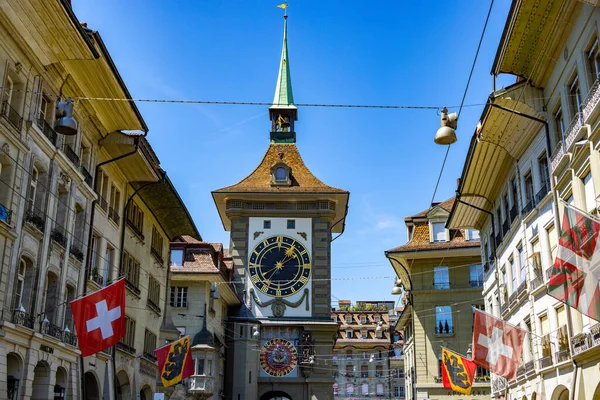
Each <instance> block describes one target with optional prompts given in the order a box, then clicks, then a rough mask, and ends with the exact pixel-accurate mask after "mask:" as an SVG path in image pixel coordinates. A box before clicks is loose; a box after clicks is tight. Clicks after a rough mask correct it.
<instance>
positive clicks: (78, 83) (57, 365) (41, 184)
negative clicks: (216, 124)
mask: <svg viewBox="0 0 600 400" xmlns="http://www.w3.org/2000/svg"><path fill="white" fill-rule="evenodd" d="M23 10H27V12H23ZM39 21H43V23H40V22H39ZM0 38H1V40H0V77H1V79H2V89H1V92H0V93H1V99H2V107H1V109H0V111H1V112H0V146H1V151H0V271H1V272H0V307H1V309H2V313H1V317H0V319H1V321H0V325H1V336H2V338H1V339H0V398H3V399H17V398H19V399H30V398H31V399H47V398H55V397H66V398H88V399H100V398H106V399H108V398H116V397H119V398H123V399H127V398H146V399H148V398H151V396H152V393H154V392H155V391H156V390H157V386H156V385H157V383H156V380H157V367H156V361H155V359H154V358H153V357H154V356H153V350H154V348H156V347H157V345H158V343H159V341H160V339H161V338H163V337H168V336H169V332H168V329H167V330H164V329H161V327H164V326H165V324H164V318H165V313H164V310H165V306H166V300H167V292H166V284H165V282H166V281H167V270H168V268H167V266H168V251H169V241H170V239H171V238H174V237H176V236H179V235H183V234H189V235H192V236H196V237H199V234H198V232H197V230H196V228H195V227H194V225H193V222H192V221H191V218H190V217H189V214H188V213H187V211H186V209H185V207H184V205H183V203H182V202H181V200H180V199H179V196H178V195H177V192H176V191H175V189H174V187H173V185H172V184H171V183H170V181H169V180H168V178H167V177H166V174H165V173H164V171H163V170H161V169H160V167H159V161H158V159H157V158H156V155H155V154H154V152H153V151H152V149H151V148H150V145H149V144H148V142H147V141H146V139H145V135H144V133H145V132H147V131H148V128H147V126H146V125H145V123H144V120H143V119H142V117H141V115H140V113H139V111H138V110H137V108H136V106H135V104H134V103H133V102H126V103H121V102H101V103H99V102H93V101H79V102H76V104H75V105H74V115H73V117H74V119H75V121H77V125H73V124H72V121H71V120H69V119H68V117H70V115H68V114H67V115H64V114H62V113H59V112H58V111H61V110H58V111H57V105H59V104H64V102H65V98H66V97H67V96H72V97H74V98H77V97H107V98H130V95H129V92H128V90H127V88H126V86H125V84H124V83H123V81H122V79H121V77H120V76H119V73H118V71H117V70H116V68H115V66H114V63H113V62H112V59H111V58H110V54H109V53H108V51H107V49H106V47H105V46H104V44H103V42H102V38H101V36H100V34H99V33H98V32H96V31H93V30H91V29H88V28H87V27H86V26H85V25H82V24H81V23H80V22H79V21H78V20H77V18H76V16H75V15H74V14H73V11H72V9H71V7H70V4H69V3H68V2H66V1H51V2H44V4H43V5H42V4H41V3H39V2H31V1H18V0H15V1H9V2H5V3H4V4H3V6H2V8H1V9H0ZM49 38H52V41H51V42H50V41H49ZM65 117H67V118H66V119H65ZM75 128H76V129H75ZM122 130H128V131H137V132H140V133H139V134H137V135H131V134H124V133H122V132H121V131H122ZM61 132H64V133H68V135H66V134H61ZM150 182H152V184H153V188H152V191H148V190H145V189H144V188H143V186H144V185H147V184H148V183H150ZM138 189H139V190H138ZM166 205H168V206H169V213H168V214H167V213H166V212H165V211H164V209H165V206H166ZM161 210H162V211H161ZM175 232H177V233H175ZM118 277H124V278H125V279H126V282H127V306H126V310H125V311H126V315H127V334H126V336H125V338H124V339H123V341H122V343H121V344H120V345H119V346H117V350H116V352H115V353H113V352H112V350H107V352H101V353H98V354H97V355H95V356H92V357H86V358H85V359H81V358H80V352H79V349H78V346H77V338H76V335H75V331H74V324H73V316H72V315H71V312H70V307H69V302H70V301H71V300H73V299H75V298H76V297H79V296H82V295H84V294H85V293H89V292H92V291H95V290H98V289H100V288H101V287H103V286H105V285H106V284H107V283H109V282H111V281H114V280H115V279H117V278H118ZM113 354H114V356H113ZM113 363H114V364H113ZM115 364H116V365H115ZM114 372H116V375H115V373H114ZM114 382H117V383H116V384H114Z"/></svg>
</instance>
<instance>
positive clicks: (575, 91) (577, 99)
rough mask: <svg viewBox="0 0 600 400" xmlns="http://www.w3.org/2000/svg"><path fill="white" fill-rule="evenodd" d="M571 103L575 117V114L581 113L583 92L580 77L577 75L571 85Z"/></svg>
mask: <svg viewBox="0 0 600 400" xmlns="http://www.w3.org/2000/svg"><path fill="white" fill-rule="evenodd" d="M569 101H570V102H571V103H570V106H571V114H572V115H573V117H574V116H575V114H577V113H578V112H580V111H581V103H582V100H581V90H580V87H579V77H578V76H577V75H575V76H574V77H573V79H572V80H571V83H569Z"/></svg>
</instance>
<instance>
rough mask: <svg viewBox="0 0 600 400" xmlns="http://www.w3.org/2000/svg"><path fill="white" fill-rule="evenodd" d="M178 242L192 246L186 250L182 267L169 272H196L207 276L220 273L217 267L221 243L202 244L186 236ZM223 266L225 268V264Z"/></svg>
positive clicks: (172, 268)
mask: <svg viewBox="0 0 600 400" xmlns="http://www.w3.org/2000/svg"><path fill="white" fill-rule="evenodd" d="M178 242H179V241H176V242H174V243H178ZM180 242H182V243H186V244H191V245H193V246H188V247H187V248H186V252H185V259H184V260H183V266H181V267H171V272H174V273H190V272H197V273H207V274H218V273H220V272H221V271H220V270H219V265H218V258H219V253H221V254H222V250H223V245H222V244H221V243H210V242H203V241H200V240H197V239H195V238H193V237H191V236H187V235H184V236H181V237H180ZM221 257H222V256H221ZM225 266H226V267H227V265H226V264H225ZM228 269H229V268H228Z"/></svg>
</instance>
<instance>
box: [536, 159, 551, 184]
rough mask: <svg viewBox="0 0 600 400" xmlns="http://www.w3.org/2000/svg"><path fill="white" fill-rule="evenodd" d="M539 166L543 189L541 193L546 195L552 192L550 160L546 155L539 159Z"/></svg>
mask: <svg viewBox="0 0 600 400" xmlns="http://www.w3.org/2000/svg"><path fill="white" fill-rule="evenodd" d="M538 166H539V168H540V180H541V186H542V188H541V189H540V191H543V192H542V193H544V194H546V193H547V192H548V191H549V190H550V172H549V170H548V158H547V157H546V153H543V154H542V155H541V156H540V157H539V158H538Z"/></svg>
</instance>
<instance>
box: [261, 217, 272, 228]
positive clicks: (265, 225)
mask: <svg viewBox="0 0 600 400" xmlns="http://www.w3.org/2000/svg"><path fill="white" fill-rule="evenodd" d="M263 229H271V221H269V220H268V219H267V220H264V221H263Z"/></svg>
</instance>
